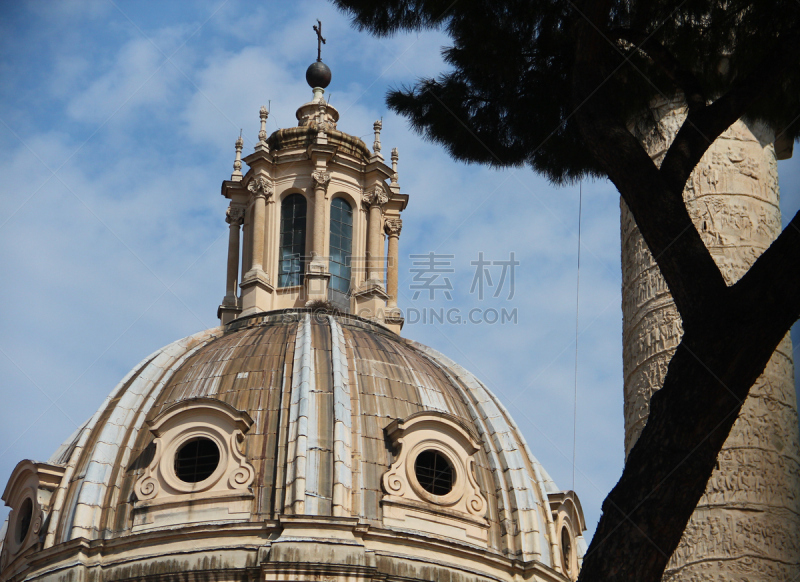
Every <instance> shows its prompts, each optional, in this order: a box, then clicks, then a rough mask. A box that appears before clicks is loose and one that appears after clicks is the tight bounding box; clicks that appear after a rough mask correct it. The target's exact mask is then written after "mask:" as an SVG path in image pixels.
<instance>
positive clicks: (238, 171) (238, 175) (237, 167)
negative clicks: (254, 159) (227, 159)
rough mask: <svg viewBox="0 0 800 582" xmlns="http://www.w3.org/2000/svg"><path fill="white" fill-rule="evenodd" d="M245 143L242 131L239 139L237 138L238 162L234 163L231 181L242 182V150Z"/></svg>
mask: <svg viewBox="0 0 800 582" xmlns="http://www.w3.org/2000/svg"><path fill="white" fill-rule="evenodd" d="M243 147H244V142H243V141H242V130H241V129H240V130H239V137H237V138H236V160H234V162H233V174H231V180H235V181H237V182H238V181H240V180H241V179H242V148H243Z"/></svg>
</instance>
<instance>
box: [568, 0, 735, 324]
mask: <svg viewBox="0 0 800 582" xmlns="http://www.w3.org/2000/svg"><path fill="white" fill-rule="evenodd" d="M588 4H589V5H588V6H587V8H588V13H590V14H595V15H596V16H595V18H596V22H600V23H602V22H604V17H603V15H602V14H598V12H599V11H601V10H603V8H601V7H599V6H598V5H597V4H594V3H588ZM606 10H607V8H606ZM581 24H582V25H581ZM581 24H579V25H578V31H579V32H578V34H577V38H576V49H575V65H574V70H573V95H574V97H573V99H574V103H575V105H576V107H577V113H576V118H577V120H578V123H579V126H580V129H581V133H582V135H583V138H584V141H585V142H586V145H587V146H588V148H589V149H590V151H591V152H592V155H593V156H594V157H595V158H596V159H597V161H598V162H599V163H600V165H601V167H602V168H603V170H604V171H605V172H606V173H607V174H608V177H609V178H610V179H611V181H612V182H613V183H614V185H615V186H616V187H617V189H618V190H619V192H620V195H621V196H622V198H623V199H624V200H625V202H626V204H627V205H628V208H629V209H630V210H631V212H632V213H633V216H634V219H635V221H636V224H637V226H638V227H639V230H640V231H641V233H642V236H643V237H644V240H645V242H646V243H647V246H648V247H649V249H650V252H651V253H652V254H653V256H654V257H655V259H656V262H657V263H658V266H659V268H660V269H661V273H662V275H663V276H664V279H665V280H666V282H667V285H668V286H669V289H670V291H671V293H672V296H673V299H674V300H675V304H676V306H677V308H678V311H679V312H680V314H681V316H682V318H683V320H684V322H686V325H688V326H689V327H691V325H693V323H694V322H697V321H700V320H701V319H702V317H701V316H702V314H703V312H704V311H706V309H707V306H708V305H711V304H713V303H715V302H717V301H719V299H720V297H721V296H722V295H723V294H724V293H725V292H726V291H727V286H726V285H725V281H724V279H723V277H722V274H721V273H720V271H719V268H718V267H717V265H716V263H715V262H714V260H713V258H712V257H711V255H710V253H709V252H708V249H707V248H706V246H705V244H703V241H702V239H701V238H700V235H699V234H698V233H697V230H696V229H695V227H694V224H693V223H692V220H691V217H690V216H689V213H688V211H687V210H686V205H685V203H684V201H683V186H682V185H681V187H680V188H677V189H675V188H669V187H668V184H667V183H666V182H665V181H664V179H663V177H662V175H661V174H660V172H659V170H658V168H657V167H656V166H655V164H654V163H653V161H652V160H651V159H650V156H649V155H648V154H647V152H646V151H645V150H644V147H643V146H642V144H641V143H640V142H639V140H637V139H636V138H635V137H634V136H633V135H632V134H631V133H630V131H628V129H627V128H626V126H625V124H624V122H623V121H622V120H620V119H618V118H617V117H616V116H615V115H614V113H613V112H614V111H615V108H614V104H613V100H614V95H613V94H611V93H610V92H609V91H606V90H604V83H605V80H606V79H607V78H608V77H609V76H610V75H611V74H612V73H613V70H612V64H613V63H614V62H615V58H616V57H615V54H614V52H613V51H614V49H613V48H612V47H611V46H610V45H609V44H608V42H607V41H606V40H605V38H604V37H603V35H602V34H601V33H600V32H598V31H597V29H598V28H599V26H598V25H597V24H595V25H590V24H588V23H585V22H582V23H581ZM600 30H602V29H600ZM598 87H599V89H598Z"/></svg>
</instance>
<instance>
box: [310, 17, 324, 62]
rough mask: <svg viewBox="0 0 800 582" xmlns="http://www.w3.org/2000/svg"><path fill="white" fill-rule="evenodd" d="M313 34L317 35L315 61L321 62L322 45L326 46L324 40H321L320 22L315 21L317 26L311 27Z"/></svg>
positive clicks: (318, 20)
mask: <svg viewBox="0 0 800 582" xmlns="http://www.w3.org/2000/svg"><path fill="white" fill-rule="evenodd" d="M313 28H314V32H316V33H317V61H321V60H322V45H324V44H326V43H325V39H324V38H322V22H321V21H320V19H319V18H318V19H317V24H315V25H314V26H313Z"/></svg>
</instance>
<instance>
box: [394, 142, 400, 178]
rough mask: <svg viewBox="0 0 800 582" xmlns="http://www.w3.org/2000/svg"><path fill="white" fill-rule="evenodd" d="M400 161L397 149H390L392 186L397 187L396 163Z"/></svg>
mask: <svg viewBox="0 0 800 582" xmlns="http://www.w3.org/2000/svg"><path fill="white" fill-rule="evenodd" d="M398 160H400V154H399V153H398V152H397V148H392V186H397V162H398Z"/></svg>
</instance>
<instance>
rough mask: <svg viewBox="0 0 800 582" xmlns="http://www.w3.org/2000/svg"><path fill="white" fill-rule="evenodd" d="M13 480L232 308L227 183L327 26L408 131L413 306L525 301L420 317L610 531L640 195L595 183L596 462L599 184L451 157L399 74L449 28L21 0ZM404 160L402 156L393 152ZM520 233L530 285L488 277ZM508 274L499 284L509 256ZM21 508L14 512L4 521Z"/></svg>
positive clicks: (796, 200)
mask: <svg viewBox="0 0 800 582" xmlns="http://www.w3.org/2000/svg"><path fill="white" fill-rule="evenodd" d="M0 11H1V12H0V78H2V83H0V176H2V181H1V182H0V188H2V196H0V244H2V245H3V247H2V248H3V251H4V252H3V253H2V256H0V261H1V262H2V272H3V273H4V274H5V276H4V277H3V278H2V280H0V294H1V297H2V301H3V305H4V306H5V308H4V309H3V310H2V315H0V317H1V318H2V319H1V320H0V321H1V322H2V323H1V325H2V330H3V333H2V336H0V350H2V351H0V378H2V380H0V397H1V398H2V402H3V406H2V408H1V409H0V483H3V484H4V483H5V482H6V480H7V478H8V476H9V475H10V473H11V471H12V469H13V467H14V466H15V465H16V463H17V462H18V461H20V460H22V459H26V458H30V459H35V460H41V461H43V460H46V459H47V458H48V457H49V456H50V454H51V453H52V452H53V451H54V450H55V448H56V447H57V446H58V444H59V443H60V442H61V441H62V440H63V439H64V438H66V437H67V436H68V435H69V434H70V433H71V432H72V431H73V430H74V429H75V428H76V426H77V425H78V424H79V423H81V422H82V421H83V420H84V419H86V418H87V417H89V416H90V415H91V414H93V413H94V411H95V410H96V409H97V407H98V406H99V405H100V403H101V402H102V400H103V398H104V397H105V396H106V395H107V394H108V393H109V392H110V391H111V389H112V388H113V387H114V385H115V384H116V383H117V381H118V380H119V379H120V378H122V376H124V375H125V373H127V371H128V370H130V368H132V367H133V366H134V365H135V364H136V363H137V362H139V361H140V360H141V359H142V358H143V357H145V356H146V355H147V354H149V353H151V352H152V351H154V350H155V349H157V348H158V347H160V346H163V345H165V344H167V343H169V342H171V341H173V340H175V339H178V338H180V337H184V336H186V335H189V334H191V333H194V332H196V331H199V330H201V329H205V328H208V327H212V326H214V325H216V323H217V320H216V317H215V316H216V307H217V305H218V304H219V303H220V300H221V299H222V296H223V295H224V290H225V289H224V287H225V255H226V244H227V226H226V224H225V222H224V215H225V208H226V204H225V201H224V200H223V198H222V197H221V196H220V194H219V185H220V181H221V180H223V179H225V178H227V177H228V176H229V175H230V173H231V165H232V162H233V154H234V150H233V145H234V141H235V139H236V136H237V135H238V134H239V130H240V128H241V129H243V137H244V141H245V154H246V153H248V152H249V151H252V147H253V145H254V144H255V141H256V140H257V137H256V134H257V132H258V109H259V107H260V106H261V105H262V104H267V103H268V102H269V103H270V107H271V115H270V118H269V123H268V129H269V131H273V130H275V129H277V128H279V127H288V126H292V125H295V124H296V120H295V117H294V113H295V110H296V108H297V107H298V106H299V105H301V104H302V103H304V102H306V101H308V100H309V98H310V93H311V92H310V89H309V88H308V86H307V85H306V83H305V80H304V74H305V69H306V67H307V66H308V65H309V64H310V63H311V62H312V61H313V60H314V59H315V58H316V42H315V38H314V33H313V31H312V30H311V26H312V24H313V23H314V22H315V19H316V18H320V19H321V20H322V21H323V26H324V36H325V37H326V38H327V39H328V43H327V45H326V46H324V47H323V58H324V60H325V62H326V63H328V64H329V65H330V67H331V69H332V70H333V81H332V83H331V85H330V87H329V88H328V95H329V96H330V98H331V103H332V104H333V105H335V106H336V107H337V108H338V109H339V111H340V113H341V120H340V123H339V129H342V130H343V131H346V132H348V133H351V134H353V135H357V136H360V137H362V138H363V139H364V140H365V141H366V142H367V143H370V144H371V143H372V122H373V121H374V120H375V119H378V118H381V117H382V118H383V134H382V142H383V148H384V152H385V153H387V154H388V151H389V149H391V148H392V147H397V148H399V150H400V165H399V175H400V184H401V186H402V191H403V192H404V193H408V194H409V195H410V196H411V200H410V203H409V207H408V209H407V210H406V211H405V212H404V216H403V220H404V225H403V232H402V235H401V238H400V249H401V255H402V257H403V258H402V260H401V265H400V289H401V298H400V305H401V307H404V308H406V309H408V308H416V309H417V310H418V312H420V313H421V312H422V311H425V312H426V313H429V310H430V309H434V310H437V311H438V310H445V311H446V310H448V309H459V310H460V311H461V313H462V316H463V314H466V313H467V312H468V311H469V310H470V309H473V308H479V309H482V310H487V309H495V310H498V311H500V310H502V309H506V310H507V311H512V310H514V309H516V312H517V317H518V319H517V323H516V324H510V323H506V324H504V325H501V324H500V323H495V324H494V325H490V324H487V323H480V324H472V323H467V324H445V325H438V324H437V325H430V324H422V323H421V322H419V323H416V324H409V325H407V326H406V328H405V329H404V331H403V334H404V335H405V336H406V337H410V338H412V339H415V340H417V341H420V342H422V343H425V344H428V345H430V346H433V347H434V348H436V349H438V350H440V351H442V352H444V353H445V354H447V355H448V356H450V357H451V358H453V359H454V360H456V361H457V362H459V363H461V364H463V365H464V366H465V367H467V368H468V369H470V370H471V371H472V372H474V373H475V374H476V375H477V376H478V377H480V378H481V379H482V380H483V381H484V382H485V383H486V384H487V385H488V386H489V387H490V388H491V389H492V390H493V391H494V392H495V393H496V394H497V395H498V396H499V397H500V398H501V399H502V401H503V402H504V403H505V405H506V406H507V407H508V408H509V410H510V411H511V413H512V415H513V416H514V417H515V419H516V420H517V422H518V424H519V425H520V428H521V430H522V432H523V433H524V435H525V437H526V438H527V440H528V443H529V445H530V447H531V449H532V451H533V452H534V454H535V455H536V456H537V457H538V458H539V460H540V461H541V462H542V464H543V465H544V466H545V468H546V469H547V470H548V471H549V472H550V473H551V475H552V476H553V478H554V479H555V481H556V483H557V484H558V485H559V486H561V487H562V488H564V489H571V488H573V474H574V489H575V490H576V491H577V492H578V494H579V496H580V497H581V500H582V503H583V508H584V512H585V514H586V520H587V525H588V526H589V532H588V533H589V534H590V535H591V533H592V532H593V531H594V527H595V524H596V522H597V519H598V517H599V512H600V504H601V502H602V500H603V499H604V497H605V495H606V494H607V492H608V491H609V490H610V488H611V487H612V486H613V485H614V483H615V482H616V480H617V479H618V477H619V474H620V472H621V470H622V462H623V428H622V426H623V424H622V423H623V420H622V419H623V417H622V361H621V358H622V356H621V310H620V264H619V262H620V261H619V202H618V196H617V194H616V191H615V190H614V188H613V187H612V186H611V185H610V184H608V183H607V182H603V181H599V182H585V183H584V184H583V186H582V187H583V224H582V251H581V253H582V254H581V294H580V309H579V311H580V321H579V326H578V328H579V332H580V335H579V350H578V366H577V384H578V401H577V425H576V434H577V445H576V447H575V464H574V469H573V426H574V424H573V420H574V418H575V417H574V415H573V404H574V402H573V394H574V387H575V376H574V374H575V326H576V320H575V317H576V262H577V250H578V237H577V230H578V228H577V227H578V220H577V218H578V186H577V185H576V186H574V187H565V188H553V187H551V186H550V185H549V184H548V183H547V182H546V181H545V180H544V179H542V178H540V177H538V176H536V175H535V174H533V173H532V172H530V171H529V170H526V169H518V170H506V171H495V170H489V169H486V168H483V167H479V166H468V165H464V164H460V163H456V162H454V161H452V160H451V159H449V158H448V157H447V156H446V155H445V154H444V153H443V152H442V151H441V150H440V149H439V148H438V147H436V146H433V145H431V144H428V143H426V142H423V141H422V140H421V139H420V138H419V136H417V135H416V134H414V133H412V132H411V131H410V130H409V129H408V126H407V123H406V122H405V120H403V119H401V118H398V117H397V116H396V115H394V114H392V113H390V112H388V111H387V110H386V107H385V104H384V100H383V98H384V94H385V92H386V89H387V88H388V87H389V86H398V85H401V84H404V83H411V82H413V81H414V80H415V79H416V78H417V77H420V76H430V75H435V74H436V73H437V72H438V71H440V70H441V68H442V61H441V57H440V52H439V51H440V47H441V46H442V45H444V44H446V43H447V39H446V38H445V37H444V36H442V35H440V34H438V33H436V32H428V33H424V34H419V35H417V34H412V35H401V36H398V37H394V38H392V39H375V38H372V37H370V36H368V35H366V34H362V33H358V32H356V31H354V30H353V29H352V28H351V27H350V26H349V23H348V21H347V19H346V18H345V17H343V16H342V15H341V14H339V13H338V12H337V11H336V10H335V9H334V8H333V7H332V6H331V5H329V4H328V3H325V2H322V1H317V0H313V1H312V0H307V1H304V2H296V3H284V2H275V1H267V2H261V3H245V2H238V1H236V0H227V1H220V0H214V1H197V2H181V3H165V2H136V3H134V2H116V3H115V2H112V1H110V0H96V1H86V2H69V1H60V2H44V1H39V2H22V3H3V6H2V8H0ZM387 158H388V155H387ZM779 168H780V172H781V186H782V192H783V197H784V200H783V204H784V214H785V215H788V216H791V215H792V214H793V212H795V211H796V210H797V208H798V206H800V197H799V196H798V184H800V164H799V163H798V162H797V160H789V161H787V162H781V163H780V164H779ZM429 252H435V253H440V254H448V255H453V259H451V260H450V267H451V268H452V269H453V273H451V274H450V275H449V277H450V280H451V282H452V286H453V292H452V300H447V299H446V298H445V297H444V295H443V294H442V293H437V295H436V298H435V300H430V299H429V297H428V295H427V293H422V294H421V295H420V297H419V298H418V299H417V300H416V301H414V300H412V297H413V294H414V290H413V289H412V288H411V285H412V283H413V281H412V279H413V274H412V273H410V272H409V269H411V268H412V267H413V265H412V263H411V261H410V260H409V259H408V255H410V254H424V253H429ZM512 252H513V253H514V255H515V258H516V260H518V261H519V262H520V265H519V266H518V267H517V268H516V272H515V287H514V297H513V298H511V299H509V298H508V291H509V289H508V280H506V282H505V285H506V287H505V289H504V290H503V293H501V294H500V296H499V297H497V298H495V297H493V292H489V293H487V294H486V295H485V296H484V298H483V300H481V299H480V298H478V296H477V294H476V293H470V287H471V284H472V280H473V276H474V271H475V267H474V266H472V265H471V264H470V263H471V262H472V261H476V260H477V259H478V257H479V253H483V256H484V258H485V259H486V260H492V261H499V260H508V259H509V256H510V253H512ZM491 269H492V270H491V271H490V272H491V273H492V275H493V277H494V279H493V282H494V283H495V284H497V282H498V277H499V275H500V268H499V267H492V268H491ZM6 513H7V511H6V510H5V508H4V509H3V510H2V511H0V518H4V517H5V515H6Z"/></svg>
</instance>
